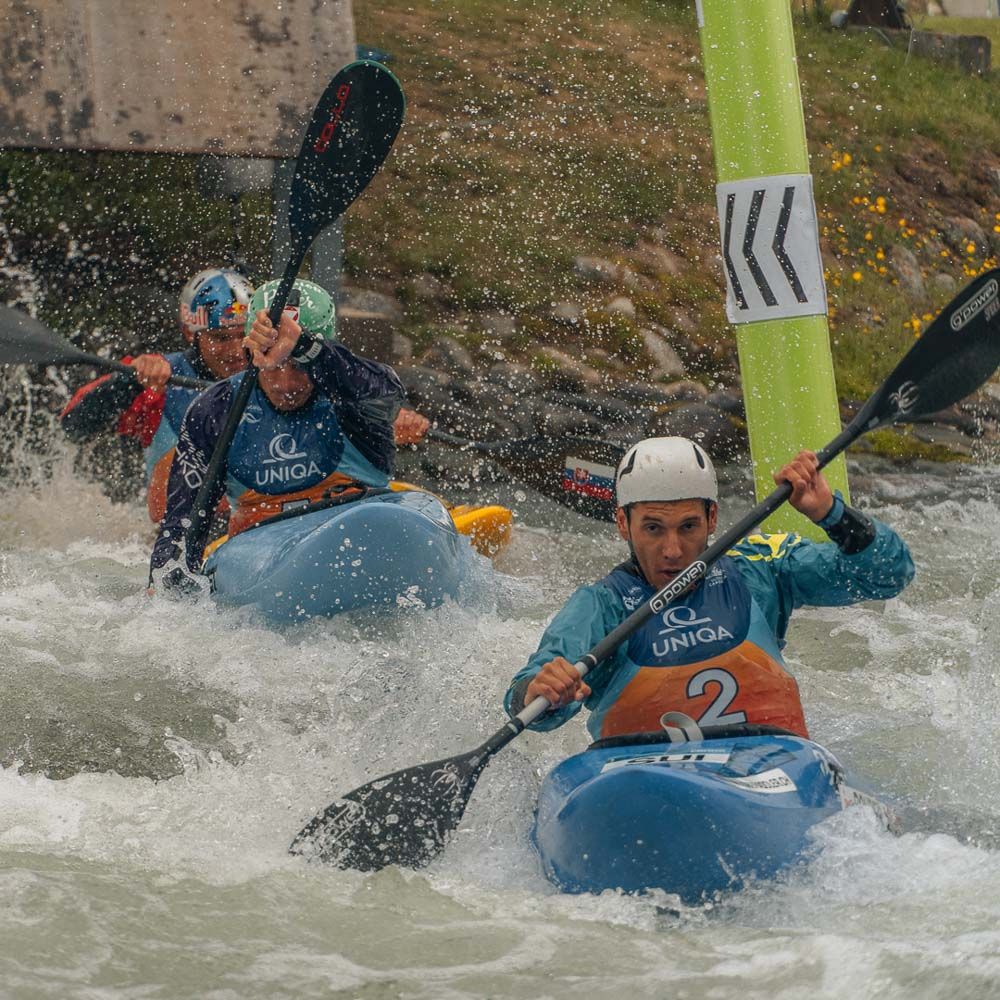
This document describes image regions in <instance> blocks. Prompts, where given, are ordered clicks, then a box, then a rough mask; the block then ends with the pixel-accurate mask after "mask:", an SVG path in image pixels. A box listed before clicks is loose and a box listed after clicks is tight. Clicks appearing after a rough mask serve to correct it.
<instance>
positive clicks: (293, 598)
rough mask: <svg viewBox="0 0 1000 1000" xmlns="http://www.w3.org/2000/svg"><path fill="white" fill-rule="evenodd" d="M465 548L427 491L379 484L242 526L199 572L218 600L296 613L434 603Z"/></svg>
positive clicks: (451, 587) (446, 593) (452, 580)
mask: <svg viewBox="0 0 1000 1000" xmlns="http://www.w3.org/2000/svg"><path fill="white" fill-rule="evenodd" d="M467 549H468V546H467V544H465V543H464V542H463V541H462V540H461V539H460V536H459V534H458V532H457V531H456V530H455V525H454V523H453V521H452V519H451V516H450V515H449V513H448V511H447V509H446V508H445V507H444V505H443V504H442V503H441V502H440V501H439V500H438V499H437V498H436V497H433V496H431V495H429V494H427V493H421V492H416V491H414V492H409V491H407V492H384V493H382V492H379V493H376V494H373V495H369V496H366V497H363V498H362V499H359V500H355V501H353V502H350V503H343V504H338V505H335V506H330V507H326V508H323V509H319V510H310V511H307V512H304V513H301V514H299V513H296V514H295V515H294V516H289V515H288V514H285V515H281V516H279V517H278V518H275V519H273V520H271V521H267V522H264V523H263V524H260V525H257V526H255V527H253V528H251V529H249V530H248V531H244V532H242V533H241V534H239V535H237V536H236V537H235V538H231V539H230V540H229V541H227V542H225V543H224V544H222V545H220V546H219V547H218V548H217V549H216V550H215V551H214V552H213V553H212V554H211V555H210V556H209V557H208V559H207V561H206V563H205V573H206V574H207V575H208V577H209V579H210V581H211V586H212V594H213V595H214V597H215V600H216V601H218V602H219V603H220V604H225V605H228V606H238V607H245V606H250V607H254V608H256V609H257V610H258V611H259V612H260V613H261V614H262V615H263V616H264V617H265V618H267V619H268V620H269V621H272V622H289V621H304V620H306V619H309V618H315V617H323V616H327V617H328V616H331V615H336V614H340V613H341V612H343V611H351V610H354V609H357V608H374V607H381V608H385V607H421V606H422V607H433V606H435V605H438V604H441V602H442V601H444V600H445V598H447V597H454V596H455V595H456V594H457V592H458V588H459V584H460V581H461V578H462V567H463V562H464V559H465V558H467V553H466V550H467Z"/></svg>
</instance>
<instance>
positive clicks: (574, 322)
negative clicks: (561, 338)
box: [549, 302, 583, 326]
mask: <svg viewBox="0 0 1000 1000" xmlns="http://www.w3.org/2000/svg"><path fill="white" fill-rule="evenodd" d="M549 317H550V319H553V320H555V321H556V322H557V323H561V324H562V325H564V326H579V325H580V323H582V322H583V307H582V306H581V305H579V304H578V303H576V302H557V303H555V305H553V307H552V311H551V312H550V313H549Z"/></svg>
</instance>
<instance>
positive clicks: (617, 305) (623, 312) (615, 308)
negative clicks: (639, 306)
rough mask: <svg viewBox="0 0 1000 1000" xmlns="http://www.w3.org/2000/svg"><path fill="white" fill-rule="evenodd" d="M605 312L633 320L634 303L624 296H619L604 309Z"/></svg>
mask: <svg viewBox="0 0 1000 1000" xmlns="http://www.w3.org/2000/svg"><path fill="white" fill-rule="evenodd" d="M604 308H605V311H606V312H608V313H611V314H612V315H615V316H627V317H628V318H629V319H635V303H634V302H633V301H632V300H631V299H630V298H628V296H625V295H619V296H618V298H616V299H612V300H611V301H610V302H609V303H608V304H607V305H606V306H605V307H604Z"/></svg>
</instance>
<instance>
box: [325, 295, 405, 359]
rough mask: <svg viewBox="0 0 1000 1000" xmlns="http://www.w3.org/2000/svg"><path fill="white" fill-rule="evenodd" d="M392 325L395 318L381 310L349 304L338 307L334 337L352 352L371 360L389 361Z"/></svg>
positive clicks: (393, 330)
mask: <svg viewBox="0 0 1000 1000" xmlns="http://www.w3.org/2000/svg"><path fill="white" fill-rule="evenodd" d="M395 328H396V323H395V321H394V320H392V319H390V318H389V317H388V316H386V315H385V314H384V313H378V312H366V311H365V310H363V309H355V308H353V307H351V306H344V307H342V308H340V309H338V310H337V337H338V338H339V339H340V340H341V341H342V342H343V344H344V346H345V347H347V348H349V349H350V350H352V351H354V353H355V354H360V355H361V356H362V357H365V358H370V359H371V360H372V361H383V362H386V363H389V362H391V361H392V359H393V337H394V336H395V335H396V329H395Z"/></svg>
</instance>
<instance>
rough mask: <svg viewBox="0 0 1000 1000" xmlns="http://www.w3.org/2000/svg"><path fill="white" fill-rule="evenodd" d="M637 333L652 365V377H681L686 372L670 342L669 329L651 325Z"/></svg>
mask: <svg viewBox="0 0 1000 1000" xmlns="http://www.w3.org/2000/svg"><path fill="white" fill-rule="evenodd" d="M639 335H640V336H641V337H642V342H643V343H644V344H645V345H646V353H647V354H648V355H649V357H650V359H651V360H652V362H653V365H654V371H653V373H652V375H653V378H683V377H684V376H685V375H686V374H687V371H686V369H685V368H684V362H683V361H681V359H680V357H679V356H678V354H677V352H676V351H675V350H674V348H673V346H672V345H671V343H670V331H669V330H667V329H666V328H665V327H662V326H656V325H653V326H651V327H650V328H649V329H648V330H640V331H639Z"/></svg>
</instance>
